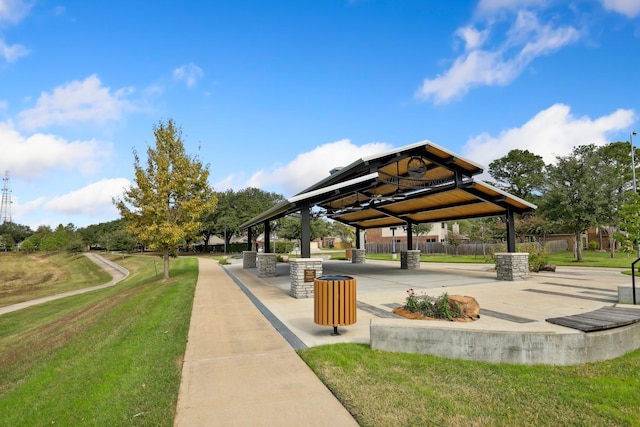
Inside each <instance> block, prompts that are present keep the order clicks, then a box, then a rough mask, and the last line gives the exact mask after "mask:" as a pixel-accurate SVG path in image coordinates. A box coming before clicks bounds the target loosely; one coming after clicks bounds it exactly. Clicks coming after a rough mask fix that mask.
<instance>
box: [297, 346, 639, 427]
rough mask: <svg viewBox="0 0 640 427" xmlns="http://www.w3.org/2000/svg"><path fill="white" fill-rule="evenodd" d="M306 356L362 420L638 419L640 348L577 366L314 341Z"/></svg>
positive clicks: (509, 422) (535, 422)
mask: <svg viewBox="0 0 640 427" xmlns="http://www.w3.org/2000/svg"><path fill="white" fill-rule="evenodd" d="M299 354H300V356H301V357H302V358H303V359H304V360H305V362H306V363H307V364H308V365H309V366H310V367H311V368H312V369H313V371H314V372H315V373H316V374H317V375H318V377H320V379H321V380H322V381H323V382H324V383H325V384H326V385H327V386H328V387H329V388H330V389H331V391H332V392H333V393H334V394H335V395H336V396H337V397H338V399H339V400H340V401H341V402H342V403H343V405H344V406H345V407H346V408H347V410H349V412H351V414H353V415H354V417H355V418H356V420H357V421H358V422H359V423H360V425H362V426H383V425H394V426H417V425H438V426H515V425H527V426H548V425H563V426H587V425H588V426H605V425H619V426H624V425H628V426H632V425H640V411H639V410H638V408H639V407H640V403H638V402H640V351H635V352H633V353H630V354H628V355H626V356H623V357H621V358H618V359H615V360H613V361H607V362H599V363H592V364H585V365H580V366H571V367H552V366H519V365H504V364H489V363H483V362H470V361H460V360H452V359H444V358H438V357H433V356H425V355H415V354H406V353H387V352H380V351H374V350H371V349H370V348H369V347H368V346H367V345H362V344H336V345H326V346H319V347H313V348H309V349H306V350H302V351H300V352H299Z"/></svg>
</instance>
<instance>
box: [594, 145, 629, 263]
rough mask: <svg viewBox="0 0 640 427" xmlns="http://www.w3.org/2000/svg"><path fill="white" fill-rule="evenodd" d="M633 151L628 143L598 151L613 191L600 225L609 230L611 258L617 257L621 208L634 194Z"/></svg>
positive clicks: (601, 148) (606, 146)
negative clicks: (616, 236)
mask: <svg viewBox="0 0 640 427" xmlns="http://www.w3.org/2000/svg"><path fill="white" fill-rule="evenodd" d="M630 151H631V148H630V144H629V143H628V142H613V143H611V144H608V145H605V146H602V147H600V148H599V149H598V154H599V155H600V157H601V158H602V159H603V161H604V162H605V163H606V164H607V166H608V167H607V168H606V169H605V170H604V171H603V172H602V173H606V174H607V175H606V177H605V178H606V180H607V182H608V183H609V188H610V191H611V194H610V197H611V201H610V204H609V206H608V207H609V211H608V213H607V214H606V215H605V218H603V220H602V222H601V223H600V224H599V225H600V228H601V229H605V230H607V234H608V236H609V249H610V255H611V258H613V257H614V256H615V249H616V245H615V243H614V242H615V235H616V233H617V231H618V224H619V223H620V220H621V217H620V211H619V210H620V207H621V206H622V205H624V204H625V203H628V202H629V200H630V199H629V198H630V196H631V195H632V194H633V193H634V192H633V189H632V188H631V187H632V186H633V184H632V168H631V156H629V153H630Z"/></svg>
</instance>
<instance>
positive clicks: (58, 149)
mask: <svg viewBox="0 0 640 427" xmlns="http://www.w3.org/2000/svg"><path fill="white" fill-rule="evenodd" d="M0 153H2V155H1V156H0V170H2V171H4V170H10V171H11V174H12V175H16V176H20V177H22V178H24V179H27V180H29V179H33V178H35V177H38V176H43V175H46V174H47V173H49V172H50V171H51V170H53V169H65V170H74V169H75V170H80V171H82V172H83V173H91V172H92V171H95V169H96V168H98V167H99V165H100V164H101V163H102V162H103V161H104V160H105V159H108V158H109V157H110V156H111V153H112V147H111V146H110V145H106V146H105V145H104V144H99V143H98V142H97V141H95V140H90V141H71V142H70V141H67V140H65V139H63V138H61V137H58V136H55V135H50V134H43V133H36V134H33V135H30V136H28V137H25V136H23V135H21V134H20V133H19V132H18V131H17V130H15V129H14V127H13V124H12V122H11V121H8V122H0Z"/></svg>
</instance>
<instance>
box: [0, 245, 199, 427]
mask: <svg viewBox="0 0 640 427" xmlns="http://www.w3.org/2000/svg"><path fill="white" fill-rule="evenodd" d="M113 260H114V261H116V262H118V263H120V264H121V265H123V266H124V267H125V268H127V269H128V270H129V271H130V272H131V275H130V277H129V278H128V279H126V280H125V281H123V282H121V283H120V284H118V285H117V286H115V287H111V288H107V289H101V290H96V291H92V292H88V293H85V294H82V295H76V296H72V297H67V298H63V299H60V300H56V301H52V302H49V303H46V304H41V305H37V306H33V307H30V308H26V309H23V310H20V311H16V312H13V313H8V314H5V315H2V316H0V426H43V425H59V426H128V425H149V426H171V425H173V418H174V412H175V407H176V402H177V396H178V389H179V386H180V375H181V369H182V359H183V356H184V352H185V348H186V340H187V333H188V329H189V320H190V316H191V307H192V303H193V295H194V290H195V283H196V279H197V274H198V268H197V260H196V259H195V258H178V259H177V260H174V261H172V268H171V279H170V280H169V281H168V282H161V281H160V280H159V278H160V276H159V275H158V276H156V269H155V265H154V264H155V263H156V262H157V258H153V257H146V256H136V257H127V258H125V259H121V258H120V257H118V258H117V259H115V258H114V259H113ZM28 262H31V261H28ZM70 262H72V261H70Z"/></svg>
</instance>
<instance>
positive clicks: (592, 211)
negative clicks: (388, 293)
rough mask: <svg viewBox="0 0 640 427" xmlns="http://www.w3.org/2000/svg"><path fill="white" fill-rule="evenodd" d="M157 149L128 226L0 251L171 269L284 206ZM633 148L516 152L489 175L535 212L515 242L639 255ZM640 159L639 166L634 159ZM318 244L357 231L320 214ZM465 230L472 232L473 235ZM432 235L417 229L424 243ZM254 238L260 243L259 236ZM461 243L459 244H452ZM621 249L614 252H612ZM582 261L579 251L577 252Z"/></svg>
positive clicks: (10, 232)
mask: <svg viewBox="0 0 640 427" xmlns="http://www.w3.org/2000/svg"><path fill="white" fill-rule="evenodd" d="M153 131H154V136H155V139H156V143H155V147H148V148H147V157H146V162H144V163H143V162H142V161H141V159H140V157H139V156H138V153H137V152H136V151H135V150H134V152H133V155H134V172H135V183H134V184H133V185H132V186H131V187H130V188H128V189H126V190H125V191H124V192H123V194H122V195H120V196H118V197H116V198H114V199H113V203H114V205H115V206H116V207H117V208H118V210H119V212H120V214H121V219H119V220H115V221H111V222H107V223H102V224H96V225H90V226H88V227H84V228H79V229H76V227H75V226H74V225H73V224H68V225H67V226H63V225H59V226H58V227H57V228H56V229H55V230H53V229H51V228H49V227H46V226H41V227H39V228H38V229H37V230H36V231H32V230H30V229H29V227H26V226H23V225H19V224H14V223H5V224H1V225H0V250H2V249H4V250H11V249H12V248H14V247H15V245H16V244H17V243H18V242H21V247H22V249H23V250H25V251H33V250H43V251H55V250H68V251H70V252H75V251H81V250H84V249H87V248H101V249H105V250H109V251H114V250H115V251H129V250H133V249H134V248H135V247H140V246H144V247H145V248H148V249H150V250H154V251H159V252H160V253H161V254H162V256H163V258H164V260H165V277H166V278H168V259H169V257H170V256H172V255H175V254H176V251H177V250H178V248H179V247H180V246H183V247H184V246H189V245H193V244H196V243H197V244H202V245H204V246H205V250H206V251H208V248H207V245H208V242H209V239H210V237H211V236H214V235H215V236H219V237H220V238H222V239H224V241H225V243H226V244H230V243H231V240H232V238H234V237H237V236H240V235H241V233H242V230H240V225H241V224H242V223H244V222H246V221H248V220H249V219H251V218H253V217H255V216H256V215H258V214H260V213H262V212H264V211H265V210H267V209H269V208H271V207H273V206H275V205H277V204H278V203H281V202H283V201H284V200H285V198H284V197H283V196H282V195H280V194H277V193H272V192H267V191H263V190H260V189H258V188H245V189H242V190H238V191H235V190H226V191H222V192H216V191H214V190H213V189H212V188H211V187H210V186H209V184H208V177H209V165H208V164H204V163H203V162H202V161H201V160H200V159H199V158H198V157H197V156H191V155H188V154H187V153H186V151H185V147H184V144H183V141H182V131H181V129H180V128H179V127H177V126H176V125H175V123H174V122H173V120H168V121H167V122H162V121H161V122H159V123H158V124H157V125H155V126H154V128H153ZM630 149H631V147H630V144H629V143H628V142H614V143H611V144H608V145H605V146H595V145H583V146H579V147H576V148H574V150H573V151H572V152H571V153H570V154H568V155H566V156H557V157H556V159H555V162H554V163H552V164H545V163H544V161H543V159H542V157H541V156H539V155H536V154H533V153H531V152H529V151H528V150H512V151H510V152H509V153H508V154H507V155H506V156H504V157H502V158H500V159H497V160H494V161H493V162H491V163H490V165H489V170H488V172H489V175H490V176H491V179H492V181H490V184H492V185H494V186H496V187H497V188H500V189H502V190H505V191H507V192H509V193H511V194H513V195H515V196H517V197H520V198H522V199H524V200H527V201H529V202H531V203H534V204H536V205H538V207H539V209H538V210H537V211H536V212H535V213H534V214H529V215H526V216H525V217H523V218H519V219H518V221H517V225H516V233H517V234H518V235H520V236H524V235H527V236H533V237H535V238H538V239H544V237H545V236H547V235H549V234H553V233H571V234H573V235H575V238H576V242H579V241H580V235H581V234H582V233H584V232H585V231H586V230H587V229H588V228H590V227H603V228H605V229H607V230H608V231H609V233H608V235H609V237H610V238H611V239H614V238H615V239H616V241H618V242H620V244H621V245H622V246H621V247H622V248H623V249H624V248H626V249H629V248H634V247H635V245H636V243H637V239H638V237H640V220H638V218H637V217H638V212H639V211H640V197H638V195H637V192H636V190H637V189H636V188H634V184H635V182H633V181H634V179H633V177H634V175H633V174H632V167H631V160H630V159H631V156H630ZM636 157H637V156H636ZM312 215H313V217H312V221H311V238H312V239H315V238H318V237H324V236H333V237H340V238H341V239H342V240H343V241H350V240H353V238H354V229H353V228H352V227H348V226H345V225H344V224H341V223H338V222H333V221H328V220H326V218H323V217H322V215H321V214H320V213H319V212H315V213H313V214H312ZM462 224H463V226H462V227H461V234H462V233H464V235H465V236H466V237H467V238H468V239H473V240H475V241H485V240H488V239H493V240H494V241H495V240H500V239H503V238H504V233H505V227H504V226H501V225H500V220H499V219H497V218H487V219H482V220H471V221H464V222H462ZM467 224H468V225H467ZM429 228H430V227H429V226H428V225H419V226H418V225H417V226H416V227H414V229H415V232H416V234H417V235H420V234H423V235H426V234H427V233H428V232H429ZM273 229H274V231H275V232H277V234H278V236H279V237H281V238H284V239H291V240H297V239H299V238H300V234H301V233H300V231H301V230H300V221H299V219H298V218H296V217H285V218H281V219H280V220H278V221H277V222H276V223H275V224H274V227H273ZM262 232H263V230H262V229H261V227H260V226H258V227H255V229H254V233H253V235H254V239H255V238H257V236H258V235H259V234H260V233H262ZM454 239H455V235H454V234H452V237H451V240H452V241H453V240H454ZM611 246H615V245H611ZM576 250H577V254H576V256H577V259H578V260H581V259H582V253H581V245H580V244H578V245H577V247H576Z"/></svg>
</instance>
